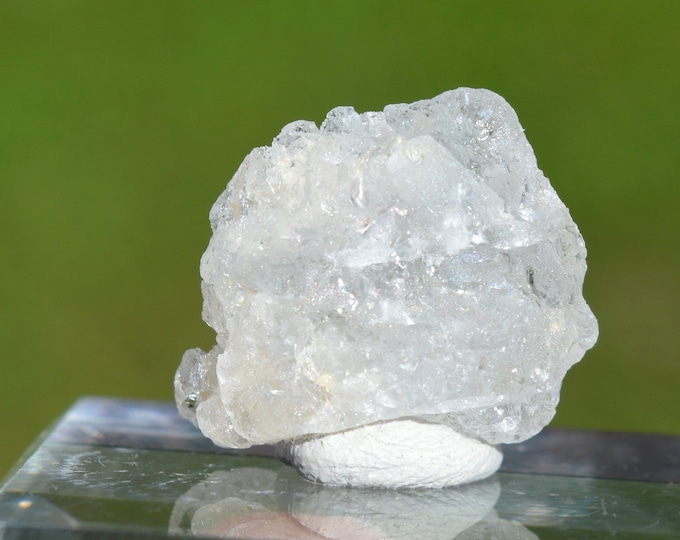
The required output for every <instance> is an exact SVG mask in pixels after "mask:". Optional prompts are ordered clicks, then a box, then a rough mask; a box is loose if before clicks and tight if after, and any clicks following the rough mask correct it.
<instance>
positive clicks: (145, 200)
mask: <svg viewBox="0 0 680 540" xmlns="http://www.w3.org/2000/svg"><path fill="white" fill-rule="evenodd" d="M678 23H680V2H678V1H676V0H673V1H647V2H625V1H611V2H599V3H598V2H590V1H587V2H586V1H569V2H567V1H564V2H563V1H555V2H544V1H532V2H507V1H488V0H487V1H484V2H479V1H451V2H441V3H429V2H418V3H416V2H382V1H380V2H364V1H351V2H350V1H346V2H334V3H331V2H312V1H306V2H300V1H298V2H278V1H277V2H272V1H269V2H226V1H225V2H200V3H196V2H179V1H169V0H164V1H145V2H144V1H143V2H139V1H136V0H135V1H115V2H114V1H109V2H93V1H91V0H82V1H79V0H62V1H32V2H22V1H18V0H17V1H7V0H5V1H2V2H0V241H1V246H2V247H1V251H0V254H1V255H0V362H1V363H2V364H1V365H2V370H1V372H0V396H2V402H3V406H2V412H1V413H0V441H1V446H0V475H1V474H2V473H4V472H5V471H6V470H7V468H8V467H9V466H10V465H11V464H12V462H14V461H15V460H16V459H17V458H18V457H19V455H20V453H21V451H22V450H23V449H24V448H25V447H26V446H27V445H28V444H29V443H30V442H31V440H32V439H33V438H34V437H35V436H36V435H37V434H38V433H39V432H40V430H41V429H42V428H44V427H46V426H48V425H49V423H50V422H51V421H52V420H54V419H55V418H56V417H57V415H59V414H60V413H61V412H63V411H64V410H65V409H66V408H67V407H68V406H69V405H70V404H71V403H72V402H73V401H74V400H75V399H76V398H78V397H79V396H82V395H85V394H99V395H110V396H124V397H139V398H152V399H162V400H170V399H172V377H173V374H174V370H175V368H176V366H177V364H178V362H179V359H180V357H181V355H182V353H183V351H184V350H185V349H187V348H191V347H195V346H202V347H210V346H211V344H212V342H213V335H212V332H211V331H210V330H209V329H208V328H207V327H206V326H205V325H204V324H203V323H202V321H201V318H200V313H201V296H200V290H199V276H198V263H199V258H200V256H201V253H202V252H203V250H204V249H205V247H206V245H207V242H208V239H209V236H210V229H209V225H208V219H207V216H208V210H209V208H210V206H211V204H212V202H213V201H214V200H215V199H216V198H217V196H218V194H219V193H220V192H221V191H222V190H223V189H224V186H225V184H226V182H227V181H228V179H229V178H230V177H231V175H232V174H233V173H234V171H235V170H236V168H237V167H238V165H239V164H240V162H241V161H242V159H243V158H244V156H245V155H246V154H247V153H248V152H249V151H250V149H251V148H253V147H255V146H261V145H266V144H269V143H270V142H271V139H272V138H273V137H274V136H275V135H276V134H277V133H278V131H279V130H280V128H281V127H282V126H283V125H285V124H286V123H288V122H290V121H293V120H296V119H300V118H304V119H309V120H315V121H317V122H320V121H321V120H322V119H323V118H324V116H325V113H326V112H327V111H328V110H329V109H331V108H332V107H334V106H336V105H353V106H355V108H356V109H357V110H359V111H366V110H379V109H382V107H383V106H384V105H385V104H387V103H393V102H410V101H414V100H417V99H423V98H429V97H432V96H434V95H436V94H438V93H440V92H442V91H444V90H447V89H451V88H455V87H458V86H472V87H487V88H490V89H492V90H494V91H496V92H498V93H500V94H501V95H503V96H504V97H505V98H506V99H508V101H509V102H510V103H511V104H512V105H513V106H514V107H515V109H516V110H517V112H518V115H519V117H520V119H521V121H522V123H523V125H524V127H525V129H526V133H527V135H528V137H529V140H530V141H531V143H532V144H533V146H534V149H535V151H536V154H537V156H538V161H539V165H540V166H541V168H542V169H543V170H544V171H545V173H546V175H547V176H548V177H549V178H550V179H551V181H552V183H553V185H554V186H555V188H556V190H557V191H558V193H559V194H560V196H561V197H562V199H563V200H564V201H565V202H566V204H567V205H568V206H569V207H570V209H571V211H572V215H573V217H574V219H575V220H576V222H577V223H578V224H579V226H580V228H581V231H582V233H583V235H584V236H585V238H586V242H587V244H588V248H589V266H590V270H589V273H588V276H587V279H586V291H585V292H586V298H587V299H588V301H589V303H590V305H591V307H592V309H593V311H594V312H595V314H596V315H597V317H598V318H599V321H600V330H601V337H600V341H599V343H598V344H597V346H596V347H595V349H593V350H592V351H591V352H590V353H588V354H587V356H586V358H585V359H584V361H583V362H582V363H581V364H578V365H577V366H576V367H575V368H574V369H573V370H572V371H571V372H570V374H569V376H568V377H567V379H566V382H565V385H564V389H563V394H562V402H561V404H560V408H559V413H558V416H557V418H556V421H555V423H556V424H558V425H561V426H573V427H582V428H595V429H610V430H631V431H645V432H667V433H680V414H679V412H680V391H679V390H678V383H679V382H680V363H679V362H678V360H679V358H678V355H679V352H680V337H679V334H680V285H679V278H680V249H679V248H680V245H679V243H678V239H679V234H678V233H679V232H680V227H679V225H680V219H679V218H678V211H679V209H680V189H679V188H678V171H679V170H680V151H679V150H680V145H679V143H680V135H679V129H678V127H679V126H678V121H679V114H678V99H679V96H680V69H678V68H679V65H678V64H679V60H680V32H678Z"/></svg>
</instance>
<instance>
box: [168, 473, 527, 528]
mask: <svg viewBox="0 0 680 540" xmlns="http://www.w3.org/2000/svg"><path fill="white" fill-rule="evenodd" d="M500 492H501V486H500V483H499V481H498V479H497V478H495V477H492V478H490V479H489V480H487V481H484V482H479V483H476V484H471V485H467V486H461V487H459V488H455V489H441V490H404V491H395V490H376V489H352V488H334V487H327V486H322V485H318V484H311V483H309V482H306V481H304V480H302V479H301V478H300V477H299V476H298V475H297V474H296V473H295V472H294V471H293V470H292V469H290V468H288V467H283V468H281V469H279V470H278V471H273V470H267V469H262V468H256V467H242V468H237V469H232V470H228V471H217V472H214V473H212V474H211V475H210V476H209V477H208V478H207V479H206V480H204V481H203V482H200V483H198V484H196V485H195V486H193V487H192V488H191V489H189V490H188V491H187V492H186V493H185V494H184V495H182V496H181V497H180V498H179V499H178V500H177V502H176V504H175V507H174V509H173V512H172V515H171V517H170V526H169V532H170V533H171V534H192V535H195V536H212V537H217V538H300V539H305V540H306V539H310V540H311V539H315V540H319V539H328V538H334V539H345V538H347V539H350V538H351V539H356V540H369V539H370V540H373V539H378V538H391V539H402V538H404V539H406V538H408V539H412V538H422V539H439V538H442V539H443V538H447V539H451V538H461V539H462V538H479V537H480V536H481V537H484V536H485V535H487V534H493V537H494V538H498V539H502V538H517V539H535V538H537V537H536V536H535V535H534V534H532V533H531V532H529V531H528V530H527V529H526V528H524V527H523V526H521V525H519V524H518V523H512V522H508V521H505V520H502V519H500V518H499V517H498V516H497V515H496V512H495V511H494V505H495V504H496V502H497V500H498V497H499V495H500Z"/></svg>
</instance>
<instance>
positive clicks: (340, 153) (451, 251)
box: [175, 88, 597, 447]
mask: <svg viewBox="0 0 680 540" xmlns="http://www.w3.org/2000/svg"><path fill="white" fill-rule="evenodd" d="M210 219H211V224H212V229H213V236H212V239H211V241H210V245H209V247H208V249H207V251H206V252H205V254H204V256H203V258H202V261H201V276H202V279H203V295H204V299H205V303H204V311H203V316H204V319H205V321H206V322H207V323H208V324H209V325H210V326H211V327H212V328H213V329H214V330H215V332H216V333H217V345H216V346H215V347H214V348H213V349H212V350H211V351H210V352H208V353H204V352H202V351H200V350H198V349H193V350H191V351H187V353H185V356H184V359H183V361H182V364H181V365H180V368H179V369H178V372H177V375H176V378H175V387H176V399H177V403H178V406H179V409H180V411H181V412H182V414H183V415H184V416H186V417H187V418H189V419H190V420H192V421H193V422H194V423H196V424H197V425H198V426H199V427H200V428H201V430H202V431H203V432H204V433H205V434H206V435H207V436H209V437H210V438H211V439H212V440H213V441H214V442H216V443H217V444H220V445H223V446H230V447H247V446H250V445H253V444H261V443H273V442H277V441H282V440H289V439H295V438H298V437H301V436H304V435H308V434H328V433H336V432H339V431H343V430H347V429H351V428H354V427H357V426H364V425H367V424H372V423H375V422H383V421H387V420H396V419H402V418H420V419H423V420H425V421H427V422H431V423H440V424H444V425H446V426H449V427H451V428H452V429H454V430H455V431H457V432H458V433H460V434H462V435H464V436H465V437H470V438H474V439H477V440H481V441H484V442H486V443H489V444H496V443H501V442H505V443H507V442H519V441H522V440H524V439H526V438H528V437H530V436H532V435H534V434H535V433H537V432H538V431H540V430H541V428H542V427H543V426H544V425H546V424H547V423H548V422H549V421H550V419H551V418H552V417H553V415H554V412H555V407H556V405H557V402H558V400H559V391H560V386H561V382H562V379H563V377H564V376H565V374H566V372H567V370H568V369H569V367H570V366H572V365H573V364H574V363H576V362H578V361H579V360H580V359H581V358H582V356H583V354H584V353H585V351H586V350H587V349H589V348H590V347H592V346H593V344H594V343H595V340H596V339H597V322H596V320H595V318H594V317H593V315H592V313H591V311H590V309H589V308H588V306H587V305H586V303H585V301H584V300H583V297H582V293H581V290H582V284H583V278H584V274H585V270H586V262H585V256H586V249H585V245H584V242H583V238H582V237H581V235H580V233H579V231H578V228H577V227H576V225H575V224H574V222H573V220H572V219H571V217H570V215H569V212H568V210H567V208H566V207H565V206H564V204H563V203H562V202H561V201H560V199H559V198H558V196H557V194H556V193H555V191H554V190H553V188H552V187H551V186H550V183H549V182H548V180H547V179H546V178H545V176H544V175H543V174H542V173H541V171H540V170H539V169H538V167H537V165H536V160H535V157H534V154H533V151H532V149H531V147H530V145H529V143H528V141H527V140H526V138H525V136H524V133H523V130H522V127H521V125H520V124H519V121H518V119H517V116H516V114H515V112H514V111H513V109H512V108H511V107H510V106H509V105H508V104H507V103H506V102H505V101H504V100H503V99H502V98H501V97H500V96H498V95H496V94H494V93H493V92H490V91H488V90H473V89H467V88H461V89H458V90H454V91H449V92H445V93H444V94H442V95H440V96H437V97H435V98H433V99H431V100H425V101H420V102H416V103H413V104H407V105H404V104H402V105H389V106H387V107H386V108H385V110H384V111H383V112H368V113H364V114H357V113H356V112H355V111H354V109H352V108H350V107H339V108H336V109H333V110H332V111H331V112H330V113H329V114H328V116H327V117H326V120H325V121H324V122H323V123H322V125H321V127H320V128H318V127H317V126H316V125H314V124H313V123H311V122H305V121H299V122H294V123H292V124H289V125H288V126H286V127H285V128H284V129H283V130H282V132H281V134H280V135H279V136H278V137H276V139H274V141H273V143H272V146H271V147H265V148H257V149H255V150H253V151H252V152H251V153H250V154H249V155H248V156H247V158H246V159H245V160H244V162H243V164H242V165H241V167H240V168H239V170H238V171H237V172H236V174H235V175H234V177H233V179H232V180H231V181H230V182H229V184H228V186H227V189H226V191H225V192H224V193H223V194H222V195H221V196H220V197H219V199H218V200H217V202H216V203H215V205H214V206H213V208H212V211H211V214H210Z"/></svg>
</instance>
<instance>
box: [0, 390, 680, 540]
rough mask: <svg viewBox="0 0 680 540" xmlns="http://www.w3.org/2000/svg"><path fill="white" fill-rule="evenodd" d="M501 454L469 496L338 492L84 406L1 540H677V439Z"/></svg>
mask: <svg viewBox="0 0 680 540" xmlns="http://www.w3.org/2000/svg"><path fill="white" fill-rule="evenodd" d="M503 452H504V455H505V459H504V463H503V466H502V467H501V470H500V472H499V473H497V474H496V475H495V476H494V477H492V478H491V479H489V480H487V481H484V482H481V483H477V484H471V485H469V486H463V487H462V488H449V489H444V490H441V489H439V490H437V489H435V490H425V489H422V490H376V489H368V490H362V489H353V488H330V487H325V486H320V485H315V484H311V483H309V482H306V481H305V480H303V479H301V478H299V477H298V476H297V475H296V474H295V473H294V472H293V471H291V470H290V468H289V467H287V466H286V465H284V464H283V463H281V462H280V461H279V460H277V459H276V458H275V457H273V455H272V449H271V448H269V447H253V448H250V449H247V450H239V451H236V450H230V449H225V448H218V447H216V446H214V445H212V443H210V442H209V441H208V440H207V439H206V438H204V437H203V436H202V435H201V434H200V432H199V431H198V430H197V429H196V428H194V427H193V426H192V425H191V424H189V422H187V421H186V420H184V419H182V418H181V417H180V416H179V415H178V413H177V411H176V409H175V406H174V405H173V404H169V403H157V402H147V401H125V400H117V399H108V398H83V399H81V400H79V401H78V402H77V403H76V404H75V405H73V407H72V408H71V409H70V410H69V411H67V412H66V414H65V415H64V416H63V417H62V418H61V419H60V420H59V421H58V422H57V423H56V424H55V425H54V426H53V427H52V428H51V429H49V430H47V431H46V432H45V433H43V434H42V435H41V436H40V437H39V439H38V440H37V441H36V442H35V444H34V445H33V446H32V447H31V448H29V449H28V450H27V452H26V454H25V456H24V458H23V459H22V460H21V461H20V462H19V463H18V464H17V465H16V467H15V468H14V469H13V470H12V471H11V472H10V473H9V474H8V475H7V477H6V478H5V480H4V482H3V484H2V487H1V488H0V539H2V540H10V539H12V540H14V539H20V538H21V539H23V538H31V539H42V538H50V539H59V540H61V539H64V540H65V539H75V538H78V539H90V538H93V539H94V538H98V539H99V538H101V539H113V538H115V539H126V538H149V539H153V538H165V537H168V536H172V537H175V538H189V537H191V538H195V537H209V536H213V537H215V536H222V537H232V538H233V537H239V538H244V537H247V536H244V535H245V534H251V535H252V537H257V535H258V534H259V535H260V537H262V536H264V535H265V534H269V536H267V537H277V536H273V534H274V533H276V532H277V531H278V537H281V538H286V537H291V538H301V537H304V538H323V537H324V536H323V535H322V533H323V532H324V531H325V532H326V533H328V534H329V535H330V534H335V535H336V536H333V537H343V536H342V535H343V534H344V535H345V537H347V538H350V537H351V538H362V537H363V538H380V537H387V538H405V537H408V535H413V534H414V531H417V532H418V533H419V534H417V536H418V537H420V538H424V537H429V538H453V537H455V536H456V535H458V534H459V533H460V534H459V537H461V538H462V537H465V538H479V537H486V535H490V534H494V535H495V536H493V537H494V538H506V537H507V538H541V539H545V538H610V537H616V538H640V539H643V538H644V539H647V538H676V537H680V485H678V482H680V437H675V436H660V435H632V434H623V433H604V432H594V431H571V430H560V429H546V430H544V431H543V432H542V433H540V434H539V435H537V436H536V437H534V438H532V439H530V440H528V441H526V442H524V443H522V444H517V445H508V446H505V447H503ZM238 531H241V533H240V536H236V534H237V533H238ZM272 531H273V532H272ZM230 535H231V536H230ZM315 535H316V536H315Z"/></svg>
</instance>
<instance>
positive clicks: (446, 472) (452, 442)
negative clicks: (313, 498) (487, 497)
mask: <svg viewBox="0 0 680 540" xmlns="http://www.w3.org/2000/svg"><path fill="white" fill-rule="evenodd" d="M279 455H280V457H281V458H282V459H284V460H285V461H287V462H288V463H290V464H291V465H292V466H293V467H295V468H296V469H297V470H298V471H299V472H300V474H302V476H304V477H305V478H307V479H308V480H311V481H312V482H318V483H322V484H327V485H331V486H354V487H373V488H441V487H446V486H455V485H459V484H466V483H468V482H474V481H476V480H481V479H483V478H486V477H488V476H490V475H492V474H493V473H494V472H496V471H497V470H498V467H500V465H501V461H502V460H503V454H502V453H501V452H500V451H499V450H498V449H497V448H495V447H493V446H490V445H488V444H484V443H482V442H479V441H477V440H474V439H469V438H467V437H463V436H462V435H460V434H459V433H456V432H455V431H453V430H452V429H451V428H449V427H446V426H443V425H441V424H429V423H426V422H423V421H417V420H411V419H405V420H394V421H391V422H383V423H378V424H370V425H367V426H362V427H358V428H355V429H350V430H347V431H342V432H339V433H332V434H330V435H320V436H317V437H313V438H305V439H298V440H295V441H289V442H286V443H282V444H281V445H280V446H279Z"/></svg>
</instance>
